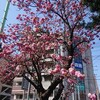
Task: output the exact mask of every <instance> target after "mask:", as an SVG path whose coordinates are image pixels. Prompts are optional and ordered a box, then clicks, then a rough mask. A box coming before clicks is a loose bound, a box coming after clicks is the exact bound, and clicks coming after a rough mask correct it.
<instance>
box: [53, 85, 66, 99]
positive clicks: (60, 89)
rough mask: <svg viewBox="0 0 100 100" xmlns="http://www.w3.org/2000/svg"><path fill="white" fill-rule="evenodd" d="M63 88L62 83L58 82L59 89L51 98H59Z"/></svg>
mask: <svg viewBox="0 0 100 100" xmlns="http://www.w3.org/2000/svg"><path fill="white" fill-rule="evenodd" d="M63 88H64V86H63V84H62V83H60V84H59V89H58V91H57V94H56V95H55V97H54V98H53V99H52V100H58V99H59V98H60V96H61V93H62V91H63Z"/></svg>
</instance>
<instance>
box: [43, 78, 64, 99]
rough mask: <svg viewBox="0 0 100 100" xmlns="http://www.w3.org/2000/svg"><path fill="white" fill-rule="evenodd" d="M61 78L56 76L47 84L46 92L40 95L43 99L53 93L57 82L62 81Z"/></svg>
mask: <svg viewBox="0 0 100 100" xmlns="http://www.w3.org/2000/svg"><path fill="white" fill-rule="evenodd" d="M62 80H63V79H62V78H60V77H58V78H56V79H55V80H54V81H53V83H52V84H51V85H50V86H49V88H48V89H47V90H46V92H45V93H44V94H43V95H42V99H43V100H48V98H49V96H50V95H51V94H52V93H53V90H54V89H55V88H56V86H57V85H58V84H59V83H62Z"/></svg>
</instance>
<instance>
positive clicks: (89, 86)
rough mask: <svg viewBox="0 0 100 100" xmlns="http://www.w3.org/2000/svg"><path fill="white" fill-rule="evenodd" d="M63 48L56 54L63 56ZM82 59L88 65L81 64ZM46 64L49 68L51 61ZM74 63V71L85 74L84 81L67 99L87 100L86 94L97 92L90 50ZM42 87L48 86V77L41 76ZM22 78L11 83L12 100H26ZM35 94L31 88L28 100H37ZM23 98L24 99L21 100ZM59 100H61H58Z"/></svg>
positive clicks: (26, 92) (26, 93) (50, 99)
mask: <svg viewBox="0 0 100 100" xmlns="http://www.w3.org/2000/svg"><path fill="white" fill-rule="evenodd" d="M62 49H63V46H61V47H60V49H59V50H58V51H56V53H60V54H61V55H64V54H63V53H62ZM48 52H49V53H51V54H52V53H53V52H54V50H53V49H52V50H51V51H48ZM65 53H66V52H65ZM83 58H87V59H89V61H90V62H89V63H85V62H83V60H82V59H83ZM46 61H47V63H48V64H49V65H51V66H53V64H52V61H50V59H46ZM74 62H75V68H76V70H79V71H81V72H82V73H84V74H85V79H84V80H83V81H80V80H77V81H79V82H78V84H77V85H76V88H75V92H74V93H72V95H71V96H70V97H69V100H88V97H87V94H88V93H96V94H97V95H98V92H97V84H96V80H95V78H94V71H93V64H92V56H91V50H90V49H88V50H87V51H86V52H85V53H84V54H83V55H79V56H78V57H77V58H74ZM43 76H44V77H43V86H44V87H45V88H47V87H48V86H49V85H50V81H51V80H52V79H51V78H50V76H48V75H44V74H43ZM21 84H22V78H15V80H14V83H13V90H12V95H13V97H12V100H28V95H29V94H28V91H29V90H28V87H27V89H26V90H23V89H22V85H21ZM55 93H56V90H55V91H54V93H53V94H52V95H51V97H50V98H49V100H52V98H53V96H54V95H55ZM37 97H38V95H37V92H36V91H35V90H34V87H32V88H31V91H30V100H37V99H38V98H37ZM23 98H25V99H23ZM60 100H61V99H60Z"/></svg>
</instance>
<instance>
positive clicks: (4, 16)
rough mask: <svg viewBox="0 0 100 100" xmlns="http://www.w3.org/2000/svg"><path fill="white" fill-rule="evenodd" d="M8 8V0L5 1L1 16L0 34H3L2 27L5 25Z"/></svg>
mask: <svg viewBox="0 0 100 100" xmlns="http://www.w3.org/2000/svg"><path fill="white" fill-rule="evenodd" d="M9 6H10V2H9V0H7V2H6V7H5V11H4V15H3V20H2V24H1V29H0V33H1V32H3V29H4V26H5V23H6V17H7V14H8V10H9Z"/></svg>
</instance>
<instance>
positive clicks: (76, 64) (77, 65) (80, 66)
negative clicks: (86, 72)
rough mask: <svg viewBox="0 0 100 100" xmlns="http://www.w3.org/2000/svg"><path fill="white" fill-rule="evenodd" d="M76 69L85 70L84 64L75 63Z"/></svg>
mask: <svg viewBox="0 0 100 100" xmlns="http://www.w3.org/2000/svg"><path fill="white" fill-rule="evenodd" d="M75 68H80V69H82V68H83V66H82V63H77V62H75Z"/></svg>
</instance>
